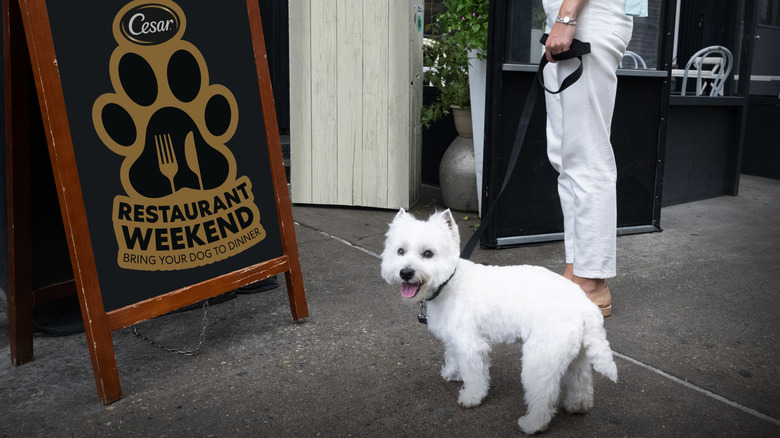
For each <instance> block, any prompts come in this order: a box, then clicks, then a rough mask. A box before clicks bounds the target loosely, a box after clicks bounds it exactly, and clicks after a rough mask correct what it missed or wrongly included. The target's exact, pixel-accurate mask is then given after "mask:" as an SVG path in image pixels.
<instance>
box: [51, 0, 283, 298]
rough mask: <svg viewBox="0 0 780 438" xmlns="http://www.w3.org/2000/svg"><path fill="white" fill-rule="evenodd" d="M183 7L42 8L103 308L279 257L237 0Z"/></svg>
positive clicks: (259, 115)
mask: <svg viewBox="0 0 780 438" xmlns="http://www.w3.org/2000/svg"><path fill="white" fill-rule="evenodd" d="M181 3H182V5H184V7H186V10H185V9H182V6H179V5H178V4H176V3H174V2H172V1H170V2H166V1H159V2H157V1H155V2H154V3H150V2H144V1H141V2H131V3H127V4H126V2H122V1H100V2H94V4H91V5H90V7H89V8H88V9H86V10H85V11H80V12H79V15H82V14H84V13H87V14H88V17H83V18H82V19H81V20H79V22H81V23H82V24H81V25H77V24H76V22H75V21H74V17H73V15H74V14H73V12H74V7H73V6H74V5H73V3H72V2H63V1H60V0H49V1H47V8H48V12H49V22H50V24H51V31H52V37H53V39H54V49H55V52H56V54H57V65H58V68H59V72H60V80H61V82H62V90H63V94H64V97H65V105H66V112H67V116H68V123H69V124H70V129H71V138H72V141H73V149H74V152H75V154H76V162H77V165H78V173H79V178H80V180H81V191H82V195H83V198H84V205H85V207H86V213H87V222H88V223H89V228H90V235H91V237H92V242H93V244H92V249H93V251H94V253H95V261H96V264H97V269H98V272H99V274H100V275H99V281H100V288H101V292H102V296H103V305H104V306H105V309H106V310H107V311H110V310H115V309H118V308H120V307H124V306H127V305H129V304H133V303H136V302H139V301H143V300H145V299H148V298H150V297H154V296H157V295H160V294H161V293H163V292H167V291H171V290H174V289H178V288H180V287H183V286H185V285H188V284H192V283H193V282H198V281H202V280H205V279H208V278H212V277H215V276H218V275H222V274H225V273H228V272H232V271H235V270H236V269H239V268H243V267H245V266H248V265H251V264H254V263H257V261H260V260H269V259H272V258H276V257H279V256H281V255H282V246H281V238H280V233H279V225H278V219H277V215H276V203H275V199H274V187H273V184H272V182H271V172H270V165H269V160H268V153H267V147H266V141H265V130H264V125H263V112H262V105H261V102H260V93H259V88H258V82H257V74H256V72H255V69H254V56H253V49H252V40H251V35H250V30H249V16H248V13H247V9H246V3H245V2H244V1H224V2H219V7H218V8H217V7H216V6H215V3H213V2H181ZM76 9H81V8H76ZM223 17H225V18H223ZM226 17H232V18H231V19H230V20H226ZM223 20H226V21H225V22H224V23H225V24H227V25H225V24H223V25H221V26H217V23H220V22H223ZM85 23H89V25H84V24H85ZM228 23H229V24H228Z"/></svg>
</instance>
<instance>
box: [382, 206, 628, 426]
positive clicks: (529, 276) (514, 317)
mask: <svg viewBox="0 0 780 438" xmlns="http://www.w3.org/2000/svg"><path fill="white" fill-rule="evenodd" d="M386 236H387V240H386V241H385V249H384V251H383V252H382V278H383V279H384V280H385V281H387V282H388V283H390V284H393V283H396V284H398V283H400V284H401V295H402V296H403V298H404V300H407V301H412V302H422V303H426V304H427V313H428V328H429V329H430V331H431V332H432V333H433V334H434V335H435V336H436V337H437V338H438V339H439V340H441V341H442V342H443V343H444V347H445V354H444V366H442V369H441V376H442V377H443V378H444V379H445V380H447V381H462V382H463V387H462V388H461V389H460V393H459V396H458V403H460V404H461V405H463V406H464V407H473V406H478V405H479V404H480V403H481V402H482V400H483V399H484V398H485V396H486V395H487V393H488V387H489V385H490V376H489V368H490V357H489V353H490V351H491V349H492V347H493V346H494V345H496V344H499V343H513V342H517V341H522V352H523V356H522V372H521V375H520V377H521V380H522V383H523V388H524V391H525V402H526V405H527V406H528V413H527V414H526V415H525V416H524V417H521V418H520V419H519V420H518V422H517V423H518V425H519V426H520V429H522V430H523V432H525V433H528V434H531V433H535V432H540V431H543V430H545V429H546V428H547V426H548V425H549V424H550V420H551V419H552V416H553V415H554V414H555V412H556V407H557V406H558V397H559V394H560V391H561V383H563V385H564V387H565V388H566V396H565V398H564V400H563V407H564V408H565V409H566V411H568V412H571V413H584V412H586V411H588V409H590V408H591V407H592V406H593V376H592V371H591V365H592V366H593V368H595V370H596V371H598V372H599V373H601V374H603V375H605V376H606V377H608V378H609V379H610V380H612V381H613V382H617V367H616V366H615V362H614V361H613V359H612V350H610V348H609V343H608V342H607V339H606V333H605V331H604V326H603V324H604V319H603V317H602V316H601V312H600V311H599V309H598V307H597V306H596V305H595V304H593V303H592V302H591V301H590V300H589V299H588V298H587V297H586V296H585V294H584V293H583V292H582V290H581V289H580V288H579V286H577V285H576V284H574V283H572V282H571V281H569V280H567V279H565V278H563V276H561V275H558V274H555V273H553V272H551V271H549V270H547V269H545V268H542V267H538V266H527V265H522V266H507V267H499V266H484V265H479V264H476V263H473V262H470V261H469V260H465V259H461V258H460V255H459V254H460V235H459V234H458V226H457V225H456V224H455V220H454V219H453V217H452V213H451V212H450V211H449V210H446V211H444V212H440V213H436V214H433V215H432V216H431V217H430V218H429V219H428V220H427V221H418V220H417V219H415V218H414V216H413V215H411V214H408V213H406V212H405V211H404V210H403V209H401V210H400V211H399V212H398V214H397V215H396V216H395V219H393V222H392V223H391V224H390V228H389V230H388V231H387V234H386ZM420 307H421V309H422V310H423V313H425V306H424V305H422V304H421V305H420Z"/></svg>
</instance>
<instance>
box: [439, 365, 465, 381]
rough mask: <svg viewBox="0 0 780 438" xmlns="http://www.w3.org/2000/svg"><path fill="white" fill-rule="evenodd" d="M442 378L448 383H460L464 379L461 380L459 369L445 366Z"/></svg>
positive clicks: (442, 370) (442, 368)
mask: <svg viewBox="0 0 780 438" xmlns="http://www.w3.org/2000/svg"><path fill="white" fill-rule="evenodd" d="M441 378H442V379H444V380H445V381H447V382H460V381H462V380H463V379H461V378H460V373H459V372H458V367H456V366H451V365H449V364H445V365H444V366H443V367H441Z"/></svg>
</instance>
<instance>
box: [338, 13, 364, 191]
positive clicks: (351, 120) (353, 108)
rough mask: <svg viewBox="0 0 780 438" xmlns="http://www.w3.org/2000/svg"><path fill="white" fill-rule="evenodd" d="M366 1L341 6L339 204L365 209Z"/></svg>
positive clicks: (339, 18)
mask: <svg viewBox="0 0 780 438" xmlns="http://www.w3.org/2000/svg"><path fill="white" fill-rule="evenodd" d="M364 3H365V2H364V1H363V0H339V3H338V9H339V10H338V14H339V15H338V32H339V35H338V38H339V45H338V143H339V145H338V154H339V155H338V169H337V171H338V199H337V202H338V204H341V205H362V203H363V196H362V195H363V194H362V191H361V182H362V180H363V167H362V166H360V165H358V164H359V163H362V159H363V154H362V152H363V151H362V145H363V61H362V60H363V32H364V27H363V5H364Z"/></svg>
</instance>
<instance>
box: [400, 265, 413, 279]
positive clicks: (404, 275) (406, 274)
mask: <svg viewBox="0 0 780 438" xmlns="http://www.w3.org/2000/svg"><path fill="white" fill-rule="evenodd" d="M412 277H414V269H412V268H403V269H401V279H402V280H404V281H409V280H411V279H412Z"/></svg>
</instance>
